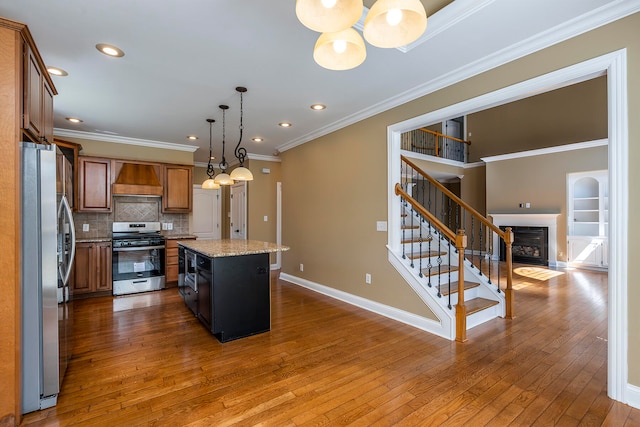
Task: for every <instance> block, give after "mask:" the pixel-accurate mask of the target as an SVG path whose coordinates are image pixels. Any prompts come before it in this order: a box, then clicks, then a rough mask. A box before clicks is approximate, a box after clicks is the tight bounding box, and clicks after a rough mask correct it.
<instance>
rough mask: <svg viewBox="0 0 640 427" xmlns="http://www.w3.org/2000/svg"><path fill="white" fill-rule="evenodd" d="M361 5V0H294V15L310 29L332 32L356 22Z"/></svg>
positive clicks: (359, 14)
mask: <svg viewBox="0 0 640 427" xmlns="http://www.w3.org/2000/svg"><path fill="white" fill-rule="evenodd" d="M362 7H363V4H362V0H337V1H327V0H296V15H297V16H298V20H299V21H300V22H301V23H302V25H304V26H305V27H307V28H309V29H310V30H313V31H317V32H319V33H332V32H335V31H340V30H343V29H345V28H349V27H351V26H353V25H354V24H355V23H356V22H358V20H359V19H360V16H362Z"/></svg>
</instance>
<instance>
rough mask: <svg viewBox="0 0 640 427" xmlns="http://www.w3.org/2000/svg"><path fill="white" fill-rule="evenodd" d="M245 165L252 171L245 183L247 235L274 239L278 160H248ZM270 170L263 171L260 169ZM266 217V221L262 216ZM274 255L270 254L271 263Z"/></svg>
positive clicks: (278, 174) (274, 260)
mask: <svg viewBox="0 0 640 427" xmlns="http://www.w3.org/2000/svg"><path fill="white" fill-rule="evenodd" d="M246 165H247V167H249V169H250V170H251V172H252V173H253V181H249V182H248V183H247V229H248V233H247V237H248V238H249V239H251V240H262V241H265V242H274V243H275V241H276V230H277V224H276V216H277V204H276V197H277V184H278V182H281V181H282V177H281V164H280V162H271V161H264V160H249V162H247V163H246ZM263 168H266V169H269V170H270V172H269V173H268V174H267V173H263V172H262V169H263ZM265 216H266V217H267V221H265V220H264V217H265ZM275 262H276V255H275V254H271V263H272V264H273V263H275Z"/></svg>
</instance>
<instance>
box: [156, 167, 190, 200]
mask: <svg viewBox="0 0 640 427" xmlns="http://www.w3.org/2000/svg"><path fill="white" fill-rule="evenodd" d="M192 173H193V172H192V167H191V166H179V165H165V166H164V185H163V187H164V194H163V197H162V211H163V212H191V208H192V205H193V201H192V200H193V198H192V191H193V189H192V186H193V184H192Z"/></svg>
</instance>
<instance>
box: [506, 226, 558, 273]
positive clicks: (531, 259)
mask: <svg viewBox="0 0 640 427" xmlns="http://www.w3.org/2000/svg"><path fill="white" fill-rule="evenodd" d="M507 227H511V229H512V230H513V244H512V245H511V254H512V255H513V262H520V263H523V264H534V265H549V255H548V251H549V228H548V227H527V226H508V225H503V226H500V228H501V229H503V230H504V229H505V228H507ZM505 259H506V245H505V243H504V242H502V243H501V245H500V260H502V261H504V260H505Z"/></svg>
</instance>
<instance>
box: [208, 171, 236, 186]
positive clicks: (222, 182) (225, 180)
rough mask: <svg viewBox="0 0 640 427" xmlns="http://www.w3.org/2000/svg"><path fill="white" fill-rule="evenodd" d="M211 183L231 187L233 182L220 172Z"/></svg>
mask: <svg viewBox="0 0 640 427" xmlns="http://www.w3.org/2000/svg"><path fill="white" fill-rule="evenodd" d="M213 181H214V182H215V183H216V184H218V185H233V180H232V179H231V177H230V176H229V174H228V173H226V172H222V173H219V174H218V175H216V177H215V178H214V179H213Z"/></svg>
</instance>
